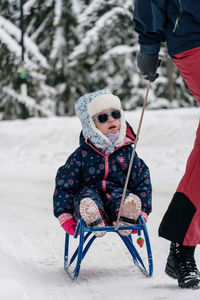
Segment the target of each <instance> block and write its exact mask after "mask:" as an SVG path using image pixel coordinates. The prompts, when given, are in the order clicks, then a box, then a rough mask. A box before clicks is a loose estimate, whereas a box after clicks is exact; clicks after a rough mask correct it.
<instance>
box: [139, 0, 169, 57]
mask: <svg viewBox="0 0 200 300" xmlns="http://www.w3.org/2000/svg"><path fill="white" fill-rule="evenodd" d="M166 6H167V0H162V1H161V0H135V5H134V14H133V21H134V29H135V31H136V32H137V33H138V35H139V36H138V41H139V44H140V51H141V52H142V53H144V54H157V53H158V52H159V50H160V43H161V42H164V41H165V24H166Z"/></svg>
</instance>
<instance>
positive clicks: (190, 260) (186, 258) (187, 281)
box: [165, 243, 200, 289]
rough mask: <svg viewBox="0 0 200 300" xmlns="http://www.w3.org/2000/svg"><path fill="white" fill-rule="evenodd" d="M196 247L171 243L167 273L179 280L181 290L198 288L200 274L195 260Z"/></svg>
mask: <svg viewBox="0 0 200 300" xmlns="http://www.w3.org/2000/svg"><path fill="white" fill-rule="evenodd" d="M194 251H195V246H183V245H179V244H177V243H171V245H170V253H169V256H168V258H167V264H166V267H165V272H166V274H167V275H169V276H170V277H172V278H174V279H178V285H179V287H181V288H193V289H195V288H198V287H199V286H198V283H199V282H200V272H199V271H198V269H197V266H196V263H195V259H194Z"/></svg>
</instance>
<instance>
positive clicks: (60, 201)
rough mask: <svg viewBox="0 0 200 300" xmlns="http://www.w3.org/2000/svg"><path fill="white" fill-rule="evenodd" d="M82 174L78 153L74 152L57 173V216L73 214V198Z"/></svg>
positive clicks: (55, 195) (54, 197)
mask: <svg viewBox="0 0 200 300" xmlns="http://www.w3.org/2000/svg"><path fill="white" fill-rule="evenodd" d="M75 153H76V152H75ZM78 161H79V160H78ZM79 162H80V161H79ZM80 176H81V175H80V166H79V165H78V163H77V153H76V154H75V155H74V153H73V154H72V155H71V156H70V157H69V158H68V160H67V162H66V163H65V165H64V166H62V167H60V168H59V169H58V172H57V175H56V179H55V183H56V184H55V190H54V195H53V205H54V208H53V209H54V215H55V217H57V218H58V217H59V216H60V215H61V214H63V213H70V214H72V203H73V199H74V196H75V195H76V193H77V192H78V191H79V189H80Z"/></svg>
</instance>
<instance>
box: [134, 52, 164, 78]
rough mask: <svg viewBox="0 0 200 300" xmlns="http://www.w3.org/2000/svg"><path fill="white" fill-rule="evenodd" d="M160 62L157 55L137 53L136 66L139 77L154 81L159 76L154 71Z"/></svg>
mask: <svg viewBox="0 0 200 300" xmlns="http://www.w3.org/2000/svg"><path fill="white" fill-rule="evenodd" d="M160 62H161V60H160V59H158V54H143V53H141V52H139V53H138V55H137V66H138V69H139V71H140V75H141V76H142V77H143V78H144V79H147V80H149V81H151V82H153V81H155V80H156V78H158V76H159V74H158V73H156V70H157V68H158V67H159V66H160Z"/></svg>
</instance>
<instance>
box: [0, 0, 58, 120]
mask: <svg viewBox="0 0 200 300" xmlns="http://www.w3.org/2000/svg"><path fill="white" fill-rule="evenodd" d="M28 2H30V1H27V3H28ZM32 2H33V1H32ZM0 9H1V16H0V45H1V47H0V57H1V63H0V64H1V70H2V73H1V78H0V82H1V86H2V93H1V95H0V112H1V118H2V119H13V118H22V117H23V116H26V117H30V116H49V115H51V114H52V113H54V103H53V97H54V95H55V94H56V91H55V89H54V88H52V87H50V86H48V85H47V84H46V75H45V72H44V70H48V69H49V64H48V61H47V59H46V57H45V56H44V55H42V53H41V52H40V50H39V49H38V46H37V44H36V43H34V41H33V40H32V39H31V38H30V37H29V36H28V35H27V34H25V35H24V45H25V50H26V51H25V55H24V61H22V48H21V30H20V2H19V1H17V2H16V1H12V0H10V1H5V0H4V1H2V2H1V4H0ZM24 23H25V18H24ZM25 74H26V78H27V83H28V84H27V86H28V91H27V94H26V93H25V94H24V93H23V94H22V92H21V89H20V87H21V77H22V76H24V75H25ZM24 79H25V78H23V80H24Z"/></svg>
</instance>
